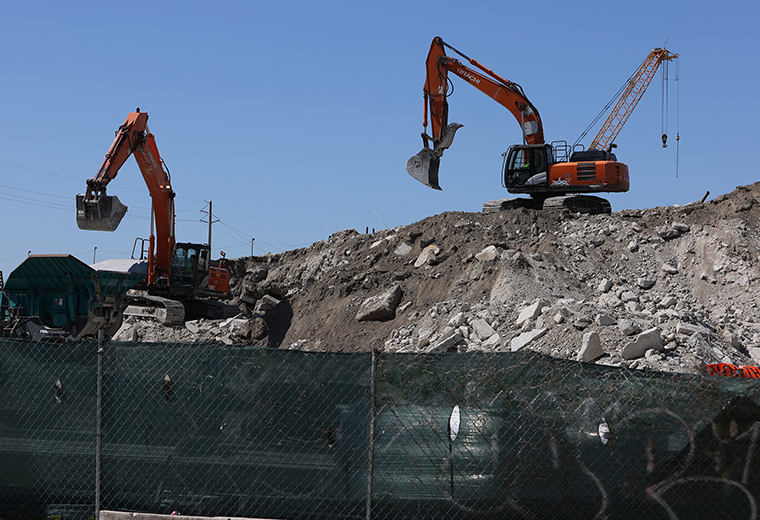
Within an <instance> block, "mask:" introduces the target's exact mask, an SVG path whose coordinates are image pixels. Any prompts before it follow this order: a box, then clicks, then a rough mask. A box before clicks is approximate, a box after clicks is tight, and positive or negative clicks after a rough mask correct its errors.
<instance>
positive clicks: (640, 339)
mask: <svg viewBox="0 0 760 520" xmlns="http://www.w3.org/2000/svg"><path fill="white" fill-rule="evenodd" d="M650 348H652V349H655V350H658V351H662V350H663V346H662V337H661V336H660V329H658V328H653V329H648V330H645V331H644V332H642V333H641V334H639V335H638V336H636V339H635V340H634V341H632V342H631V343H629V344H627V345H626V346H625V347H623V350H622V352H621V353H620V354H621V355H622V356H623V359H636V358H640V357H642V356H643V355H644V353H645V352H646V351H647V350H649V349H650Z"/></svg>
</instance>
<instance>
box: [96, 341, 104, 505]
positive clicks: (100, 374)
mask: <svg viewBox="0 0 760 520" xmlns="http://www.w3.org/2000/svg"><path fill="white" fill-rule="evenodd" d="M102 404H103V329H100V330H99V331H98V398H97V405H96V406H95V407H96V408H97V410H96V417H97V418H96V419H95V520H99V519H100V447H101V446H100V434H101V430H100V426H101V418H102Z"/></svg>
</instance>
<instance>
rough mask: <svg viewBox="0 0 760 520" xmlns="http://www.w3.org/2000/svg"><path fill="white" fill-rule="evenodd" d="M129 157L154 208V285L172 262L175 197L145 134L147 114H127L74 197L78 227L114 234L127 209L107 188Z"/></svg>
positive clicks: (152, 140) (150, 272)
mask: <svg viewBox="0 0 760 520" xmlns="http://www.w3.org/2000/svg"><path fill="white" fill-rule="evenodd" d="M131 155H134V157H135V160H136V161H137V164H138V165H139V167H140V172H141V173H142V176H143V179H145V184H146V185H147V186H148V191H149V192H150V196H151V201H152V206H153V211H152V213H153V215H152V218H153V223H154V224H155V227H156V235H155V236H157V237H158V240H155V238H154V236H153V233H151V239H150V240H151V247H150V249H149V255H150V256H149V259H148V263H149V268H148V280H149V282H150V283H153V282H154V281H155V280H157V279H158V278H160V277H164V278H166V277H168V273H169V268H170V266H171V262H172V251H173V249H174V242H175V238H174V195H175V194H174V191H173V189H172V186H171V180H170V178H169V173H168V171H167V170H166V168H165V167H164V163H163V161H162V160H161V155H160V154H159V153H158V147H157V146H156V140H155V137H154V136H153V134H151V133H150V132H149V131H148V114H146V113H144V112H140V109H139V108H138V109H137V111H135V112H132V113H130V114H129V115H128V116H127V119H126V120H125V121H124V124H122V125H121V126H120V127H119V129H118V130H117V131H116V138H115V139H114V141H113V144H111V148H109V150H108V153H106V157H105V159H104V160H103V163H102V164H101V166H100V168H99V169H98V172H97V174H96V175H95V176H94V177H93V178H92V179H89V180H88V181H87V190H86V192H85V193H83V194H77V196H76V202H77V226H79V229H85V230H94V231H114V230H115V229H116V228H117V227H118V225H119V223H120V222H121V219H122V218H123V217H124V214H125V213H126V211H127V207H126V206H124V205H123V204H122V203H121V202H120V201H119V199H118V197H116V196H109V195H107V194H106V187H107V186H108V183H109V182H111V181H112V180H113V179H114V178H116V175H117V174H118V172H119V169H120V168H121V167H122V166H123V165H124V163H125V162H126V161H127V159H129V157H130V156H131ZM154 242H155V253H154Z"/></svg>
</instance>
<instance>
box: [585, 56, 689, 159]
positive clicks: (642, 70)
mask: <svg viewBox="0 0 760 520" xmlns="http://www.w3.org/2000/svg"><path fill="white" fill-rule="evenodd" d="M674 58H678V54H672V53H671V52H669V51H668V50H667V49H659V48H658V49H653V50H652V51H651V52H650V53H649V56H647V58H646V59H645V60H644V62H643V63H642V64H641V66H640V67H639V69H638V70H637V71H636V72H635V73H634V74H633V76H631V79H630V80H629V81H628V85H627V86H626V88H625V90H624V92H623V93H622V94H621V95H620V97H619V98H618V100H617V103H616V104H615V108H613V109H612V111H611V112H610V115H609V116H608V117H607V120H606V121H605V122H604V124H603V125H602V128H600V129H599V133H597V134H596V137H594V140H593V141H592V142H591V145H590V146H589V148H590V149H592V150H605V149H607V148H608V147H609V146H610V145H611V144H612V143H613V142H614V141H615V138H617V136H618V134H619V133H620V130H622V128H623V125H625V123H626V121H627V120H628V118H629V117H630V115H631V113H632V112H633V109H634V108H636V105H637V104H638V102H639V100H641V96H643V95H644V92H646V90H647V88H648V87H649V84H650V83H651V82H652V79H653V78H654V75H655V73H656V72H657V69H658V68H659V67H660V64H661V63H662V62H663V61H670V60H673V59H674Z"/></svg>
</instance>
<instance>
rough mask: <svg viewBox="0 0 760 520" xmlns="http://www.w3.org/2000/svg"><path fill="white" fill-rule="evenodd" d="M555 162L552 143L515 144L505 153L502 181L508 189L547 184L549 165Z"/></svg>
mask: <svg viewBox="0 0 760 520" xmlns="http://www.w3.org/2000/svg"><path fill="white" fill-rule="evenodd" d="M553 162H554V154H553V151H552V147H551V145H548V144H522V145H514V146H511V147H510V148H509V150H508V151H507V153H506V154H505V160H504V169H503V172H502V173H503V180H502V183H503V185H504V187H505V188H507V189H514V188H518V189H519V188H522V187H526V188H527V187H530V186H545V185H546V183H547V171H548V169H549V165H550V164H552V163H553Z"/></svg>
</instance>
